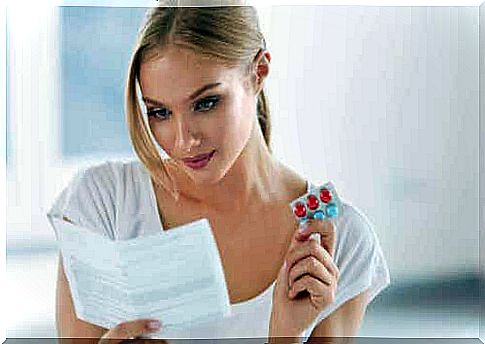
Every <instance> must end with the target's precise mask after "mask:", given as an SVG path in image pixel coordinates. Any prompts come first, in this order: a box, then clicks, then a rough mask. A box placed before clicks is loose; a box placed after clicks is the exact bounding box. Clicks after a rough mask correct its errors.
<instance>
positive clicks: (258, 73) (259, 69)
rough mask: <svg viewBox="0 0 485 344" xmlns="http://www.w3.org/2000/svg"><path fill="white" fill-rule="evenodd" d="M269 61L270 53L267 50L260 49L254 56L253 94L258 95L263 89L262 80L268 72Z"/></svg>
mask: <svg viewBox="0 0 485 344" xmlns="http://www.w3.org/2000/svg"><path fill="white" fill-rule="evenodd" d="M270 61H271V54H270V53H269V51H268V50H265V49H261V50H260V51H259V52H258V54H257V55H256V57H255V58H254V62H253V66H254V71H253V80H254V89H255V94H256V95H258V94H259V92H261V90H262V89H263V82H264V80H265V78H266V77H267V76H268V74H269V63H270Z"/></svg>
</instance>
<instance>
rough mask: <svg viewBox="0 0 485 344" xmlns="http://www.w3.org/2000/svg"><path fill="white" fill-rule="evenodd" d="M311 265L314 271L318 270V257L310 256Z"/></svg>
mask: <svg viewBox="0 0 485 344" xmlns="http://www.w3.org/2000/svg"><path fill="white" fill-rule="evenodd" d="M309 265H310V266H309V268H310V270H312V271H317V270H318V268H319V267H320V263H319V261H318V260H317V258H315V257H313V256H312V257H310V261H309Z"/></svg>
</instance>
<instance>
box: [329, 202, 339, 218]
mask: <svg viewBox="0 0 485 344" xmlns="http://www.w3.org/2000/svg"><path fill="white" fill-rule="evenodd" d="M327 215H328V217H336V216H338V208H337V205H336V204H335V203H330V204H328V205H327Z"/></svg>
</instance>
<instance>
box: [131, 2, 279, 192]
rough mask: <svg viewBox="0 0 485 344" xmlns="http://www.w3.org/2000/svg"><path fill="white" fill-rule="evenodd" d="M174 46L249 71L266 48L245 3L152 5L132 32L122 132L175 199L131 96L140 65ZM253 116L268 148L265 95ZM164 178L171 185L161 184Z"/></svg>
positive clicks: (255, 18)
mask: <svg viewBox="0 0 485 344" xmlns="http://www.w3.org/2000/svg"><path fill="white" fill-rule="evenodd" d="M169 46H179V47H183V48H187V49H190V50H191V51H193V52H195V53H198V54H202V55H204V56H208V57H210V58H215V59H217V60H219V61H220V62H221V63H223V64H224V65H227V66H229V67H237V66H240V67H242V68H245V72H246V73H250V71H251V67H252V62H253V60H254V58H255V56H256V55H257V54H258V53H259V52H260V51H261V50H264V49H266V42H265V40H264V37H263V34H262V32H261V30H260V27H259V21H258V15H257V12H256V10H255V8H253V7H251V6H224V7H163V6H159V7H154V8H151V9H150V10H148V11H147V13H146V16H145V20H144V22H143V24H142V26H141V27H140V30H139V32H138V37H137V41H136V44H135V47H134V50H133V53H132V55H131V60H130V63H129V67H128V78H127V81H126V85H125V107H126V108H125V112H126V116H127V124H128V131H129V134H130V139H131V141H132V144H133V147H134V149H135V152H136V154H137V155H138V157H139V159H140V160H141V161H142V163H143V164H144V165H145V166H146V168H147V169H148V171H149V172H150V174H151V175H152V176H153V178H154V180H155V183H156V184H158V185H160V186H161V187H163V188H165V189H166V190H167V191H169V192H170V193H171V194H172V196H173V197H174V198H175V199H178V190H177V187H176V183H175V180H173V178H172V177H171V176H170V174H169V173H168V171H167V168H166V166H165V163H164V161H163V160H162V159H161V158H160V155H159V154H158V151H157V148H156V147H155V145H154V143H153V141H152V139H151V137H150V134H149V128H147V124H146V122H145V120H144V118H143V115H142V112H141V109H140V104H139V102H138V98H137V92H136V86H137V82H138V81H139V72H140V65H141V64H142V62H145V61H147V60H149V59H151V58H154V57H157V56H159V54H161V53H162V51H163V49H165V48H167V47H169ZM257 117H258V122H259V125H260V128H261V131H262V134H263V137H264V140H265V143H266V145H267V147H268V149H269V151H270V152H271V144H270V136H271V123H270V114H269V107H268V101H267V98H266V95H265V93H264V90H263V89H262V90H261V91H260V93H259V94H258V99H257ZM166 180H168V181H169V183H170V184H171V185H172V187H171V188H168V187H167V186H166Z"/></svg>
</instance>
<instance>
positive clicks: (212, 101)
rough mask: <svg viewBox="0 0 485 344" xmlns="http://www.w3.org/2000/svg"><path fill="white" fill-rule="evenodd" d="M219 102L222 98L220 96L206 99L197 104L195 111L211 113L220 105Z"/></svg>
mask: <svg viewBox="0 0 485 344" xmlns="http://www.w3.org/2000/svg"><path fill="white" fill-rule="evenodd" d="M219 100H220V98H219V97H218V96H211V97H206V98H204V99H202V100H201V101H198V102H197V103H195V106H194V111H200V112H205V111H210V110H212V109H213V108H215V106H216V105H217V103H219ZM199 105H200V106H199Z"/></svg>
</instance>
